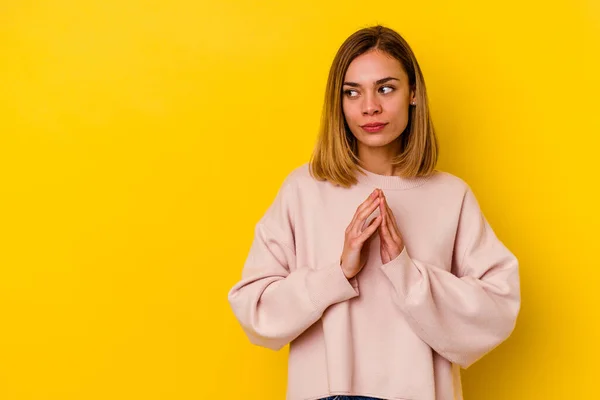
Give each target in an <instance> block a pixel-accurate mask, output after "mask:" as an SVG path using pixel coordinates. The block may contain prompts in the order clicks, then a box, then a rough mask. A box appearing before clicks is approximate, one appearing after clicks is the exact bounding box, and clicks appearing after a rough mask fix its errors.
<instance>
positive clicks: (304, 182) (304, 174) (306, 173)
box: [282, 162, 329, 190]
mask: <svg viewBox="0 0 600 400" xmlns="http://www.w3.org/2000/svg"><path fill="white" fill-rule="evenodd" d="M323 185H325V186H327V185H329V182H327V181H319V180H317V179H315V178H314V177H313V176H312V175H311V174H310V168H309V163H308V162H305V163H303V164H300V165H298V166H297V167H294V168H293V169H292V170H290V172H289V173H288V174H287V175H286V177H285V179H284V181H283V184H282V186H283V187H286V188H288V189H293V190H299V189H302V190H310V189H311V188H312V189H318V187H319V186H323Z"/></svg>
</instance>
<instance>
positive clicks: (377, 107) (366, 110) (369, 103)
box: [362, 93, 381, 115]
mask: <svg viewBox="0 0 600 400" xmlns="http://www.w3.org/2000/svg"><path fill="white" fill-rule="evenodd" d="M363 99H364V100H363V104H362V113H363V115H375V114H380V113H381V104H380V103H379V99H378V98H377V96H375V95H374V94H371V93H369V94H366V95H365V96H364V97H363Z"/></svg>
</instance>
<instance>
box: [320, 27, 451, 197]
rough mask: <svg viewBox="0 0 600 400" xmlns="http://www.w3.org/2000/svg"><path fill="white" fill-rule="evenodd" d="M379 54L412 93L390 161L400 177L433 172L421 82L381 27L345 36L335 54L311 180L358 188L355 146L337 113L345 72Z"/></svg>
mask: <svg viewBox="0 0 600 400" xmlns="http://www.w3.org/2000/svg"><path fill="white" fill-rule="evenodd" d="M375 49H377V50H380V51H383V52H385V53H387V54H389V55H390V56H392V57H394V58H395V59H397V60H398V61H399V62H400V64H401V65H402V66H403V68H404V71H405V72H406V74H407V75H408V81H409V85H410V86H411V88H412V89H413V90H415V97H416V103H417V104H416V106H410V107H409V118H408V124H407V127H406V129H405V131H404V132H402V134H401V135H400V137H399V140H400V141H401V149H402V151H401V153H400V154H398V155H397V156H396V157H394V159H393V160H392V164H393V165H394V166H395V167H397V168H398V169H399V170H400V174H401V175H402V176H403V177H419V176H428V175H430V174H431V173H433V171H434V170H435V166H436V164H437V159H438V153H439V148H438V147H439V146H438V141H437V138H436V135H435V130H434V127H433V122H432V120H431V116H430V113H429V105H428V102H427V92H426V89H425V80H424V79H423V74H422V73H421V69H420V68H419V64H418V62H417V59H416V57H415V55H414V53H413V52H412V50H411V48H410V46H409V45H408V43H407V42H406V41H405V40H404V39H403V38H402V36H400V35H399V34H398V33H397V32H395V31H394V30H392V29H389V28H386V27H384V26H381V25H377V26H373V27H369V28H364V29H361V30H359V31H357V32H355V33H353V34H352V35H351V36H349V37H348V38H347V39H346V40H345V41H344V43H343V44H342V45H341V47H340V48H339V50H338V52H337V54H336V56H335V58H334V60H333V63H332V65H331V68H330V70H329V77H328V79H327V87H326V90H325V100H324V104H323V110H322V115H321V127H320V131H319V136H318V139H317V143H316V146H315V149H314V151H313V153H312V155H311V159H310V162H309V170H310V173H311V175H312V176H313V177H314V178H315V179H318V180H320V181H323V180H328V181H330V182H331V183H333V184H335V185H339V186H343V187H346V188H347V187H350V186H352V185H354V184H356V183H357V178H356V175H355V174H356V172H357V171H359V169H358V166H357V163H358V161H359V159H358V154H357V149H358V147H357V140H356V138H355V137H354V135H353V134H352V132H351V131H350V129H349V128H348V125H347V124H346V119H345V117H344V113H343V110H342V86H343V83H344V77H345V75H346V71H347V70H348V66H349V65H350V63H351V62H352V60H354V59H355V58H356V57H358V56H359V55H361V54H363V53H366V52H368V51H370V50H375Z"/></svg>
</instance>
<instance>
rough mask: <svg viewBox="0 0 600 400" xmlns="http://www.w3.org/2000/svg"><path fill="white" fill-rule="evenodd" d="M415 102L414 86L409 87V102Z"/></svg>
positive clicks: (415, 92)
mask: <svg viewBox="0 0 600 400" xmlns="http://www.w3.org/2000/svg"><path fill="white" fill-rule="evenodd" d="M413 101H417V89H416V88H415V86H414V85H413V86H411V88H410V102H411V103H412V102H413Z"/></svg>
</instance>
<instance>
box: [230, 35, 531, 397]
mask: <svg viewBox="0 0 600 400" xmlns="http://www.w3.org/2000/svg"><path fill="white" fill-rule="evenodd" d="M437 157H438V144H437V139H436V136H435V132H434V129H433V125H432V122H431V119H430V115H429V110H428V105H427V94H426V91H425V82H424V80H423V76H422V74H421V70H420V68H419V64H418V63H417V60H416V59H415V56H414V54H413V52H412V50H411V49H410V47H409V45H408V44H407V43H406V42H405V41H404V39H403V38H402V37H401V36H400V35H399V34H398V33H396V32H394V31H393V30H391V29H388V28H385V27H382V26H375V27H371V28H367V29H362V30H360V31H358V32H356V33H354V34H353V35H351V36H350V37H349V38H348V39H347V40H346V41H345V42H344V43H343V44H342V46H341V48H340V49H339V51H338V53H337V55H336V57H335V59H334V61H333V65H332V66H331V70H330V73H329V78H328V82H327V90H326V96H325V105H324V112H323V120H322V128H321V132H320V136H319V140H318V143H317V146H316V148H315V151H314V153H313V156H312V158H311V160H310V163H307V164H304V165H302V166H300V167H298V168H296V169H295V170H293V171H292V172H291V173H290V174H289V175H288V176H287V177H286V179H285V180H284V182H283V184H282V186H281V188H280V190H279V192H278V193H277V196H276V197H275V200H274V201H273V203H272V204H271V206H270V207H269V208H268V210H267V211H266V212H265V214H264V216H263V217H262V218H261V219H260V220H259V221H258V223H257V224H256V229H255V237H254V241H253V243H252V246H251V249H250V252H249V255H248V258H247V260H246V262H245V264H244V268H243V271H242V279H241V280H240V281H239V282H238V283H237V284H235V286H234V287H233V288H232V289H231V291H230V292H229V296H228V298H229V302H230V304H231V307H232V309H233V312H234V314H235V316H236V317H237V319H238V320H239V322H240V324H241V326H242V328H243V329H244V331H245V333H246V334H247V335H248V337H249V339H250V340H251V342H252V343H254V344H256V345H260V346H264V347H268V348H271V349H275V350H277V349H280V348H282V347H283V346H285V345H286V344H290V353H289V361H288V362H289V369H288V385H287V399H288V400H309V399H311V400H315V399H330V400H331V399H365V398H366V399H419V400H434V399H435V400H454V399H462V390H461V384H460V369H459V368H460V367H462V368H467V367H469V366H470V365H472V364H473V363H474V362H475V361H477V360H478V359H480V358H481V357H482V356H484V355H485V354H486V353H488V352H489V351H491V350H492V349H493V348H495V347H496V346H498V345H499V344H500V343H501V342H503V341H504V340H505V339H506V338H507V337H508V336H509V335H510V334H511V333H512V331H513V329H514V326H515V322H516V319H517V315H518V313H519V309H520V281H519V271H518V261H517V259H516V258H515V256H514V255H513V254H512V253H511V252H510V251H509V250H508V249H507V248H506V247H505V246H504V245H503V243H502V242H501V241H500V240H499V239H498V238H497V237H496V235H495V234H494V231H493V230H492V228H491V227H490V225H489V224H488V222H487V220H486V218H485V217H484V215H483V213H482V211H481V210H480V208H479V205H478V202H477V200H476V198H475V196H474V194H473V191H472V190H471V189H470V187H469V185H468V184H467V183H466V182H464V181H463V180H462V179H460V178H458V177H456V176H454V175H452V174H450V173H447V172H441V171H439V170H436V169H435V165H436V161H437Z"/></svg>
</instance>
